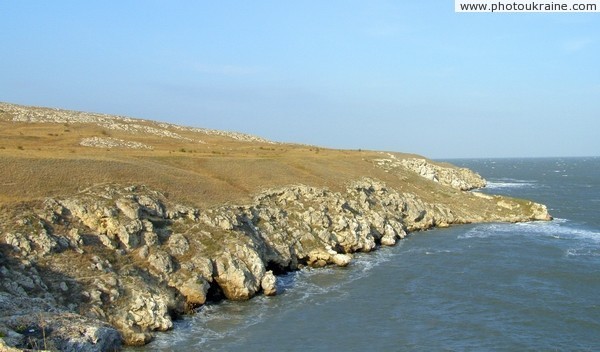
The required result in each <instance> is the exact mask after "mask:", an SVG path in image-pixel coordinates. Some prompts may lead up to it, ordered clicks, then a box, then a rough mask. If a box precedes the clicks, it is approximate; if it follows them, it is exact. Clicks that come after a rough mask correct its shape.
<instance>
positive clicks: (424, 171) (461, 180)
mask: <svg viewBox="0 0 600 352" xmlns="http://www.w3.org/2000/svg"><path fill="white" fill-rule="evenodd" d="M387 156H388V157H387V158H384V159H376V160H375V165H377V166H379V167H381V168H383V169H385V170H386V171H394V170H395V169H397V168H399V167H402V168H405V169H408V170H410V171H412V172H415V173H416V174H418V175H419V176H421V177H423V178H425V179H428V180H430V181H433V182H437V183H440V184H442V185H445V186H449V187H452V188H455V189H459V190H461V191H469V190H472V189H477V188H483V187H485V186H486V181H485V179H483V177H481V176H480V175H479V174H477V173H475V172H473V171H471V170H469V169H466V168H458V167H455V166H452V165H446V166H442V165H438V164H435V163H433V162H431V161H429V160H427V159H423V158H398V157H396V156H395V155H394V154H391V153H387Z"/></svg>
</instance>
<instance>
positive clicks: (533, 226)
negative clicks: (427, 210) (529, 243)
mask: <svg viewBox="0 0 600 352" xmlns="http://www.w3.org/2000/svg"><path fill="white" fill-rule="evenodd" d="M519 234H521V235H541V236H548V237H551V238H554V239H583V240H591V241H597V242H600V231H595V230H591V229H585V228H579V227H576V226H574V225H572V224H571V223H570V221H569V220H567V219H558V218H557V219H554V220H553V221H547V222H546V221H535V222H522V223H516V224H505V223H493V224H483V225H479V226H476V227H474V228H472V229H470V230H469V231H467V232H466V233H464V234H461V235H459V236H458V238H459V239H468V238H487V237H492V236H498V237H501V236H506V235H508V236H513V235H519Z"/></svg>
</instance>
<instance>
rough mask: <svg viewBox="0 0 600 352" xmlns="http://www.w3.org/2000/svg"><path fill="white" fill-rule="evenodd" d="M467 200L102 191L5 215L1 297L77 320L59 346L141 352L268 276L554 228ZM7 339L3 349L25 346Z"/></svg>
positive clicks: (543, 216) (285, 190)
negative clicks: (483, 231) (453, 238)
mask: <svg viewBox="0 0 600 352" xmlns="http://www.w3.org/2000/svg"><path fill="white" fill-rule="evenodd" d="M440 175H441V174H440V173H439V172H438V174H437V177H438V181H440V180H441V179H443V177H442V176H440ZM438 183H441V181H440V182H438ZM454 192H458V191H454ZM464 201H465V202H466V201H469V202H474V203H473V204H476V209H477V212H473V211H471V210H469V209H468V208H466V207H465V208H463V207H461V206H457V205H454V206H453V207H452V208H451V207H450V206H448V205H446V204H443V203H431V202H429V201H426V200H424V199H423V198H421V197H419V196H417V195H416V194H413V193H409V192H401V191H398V190H395V189H392V188H389V187H388V186H387V185H386V184H385V183H383V182H381V181H378V180H374V179H370V178H363V179H359V180H356V181H354V182H351V183H349V184H348V185H347V187H346V188H345V189H341V190H338V191H331V190H329V189H326V188H317V187H310V186H305V185H294V186H287V187H280V188H277V189H268V190H265V191H263V192H261V193H260V194H257V195H256V196H255V197H254V199H253V201H252V202H250V203H249V204H246V205H241V206H239V205H238V206H232V205H224V206H220V207H217V208H211V209H203V210H199V209H195V208H193V207H189V206H184V205H180V204H176V203H172V202H170V201H168V200H167V199H166V198H165V197H164V196H163V195H162V194H160V193H159V192H156V191H153V190H151V189H148V188H147V187H145V186H140V185H136V186H127V187H123V186H119V185H109V184H105V185H98V186H96V187H92V188H89V189H86V190H84V191H82V192H80V193H78V194H76V195H73V196H71V197H65V198H60V199H59V198H57V199H48V200H46V201H45V202H44V203H43V204H42V205H41V206H40V207H37V208H36V207H35V206H31V207H30V208H29V209H30V210H28V211H25V212H23V211H19V210H16V209H15V210H14V211H13V212H14V214H15V215H14V216H13V215H8V217H9V218H13V219H17V220H16V221H15V222H14V224H12V225H10V226H7V225H3V226H2V227H1V229H2V232H0V235H1V237H0V295H4V297H7V300H9V301H10V300H15V299H16V298H17V297H19V298H18V299H20V300H23V302H29V303H23V305H22V307H28V308H26V309H25V308H22V309H23V311H25V312H38V311H51V310H54V311H60V312H64V314H72V315H73V316H74V317H80V318H81V319H83V321H85V324H87V325H85V324H84V325H85V326H88V327H84V328H81V329H80V330H79V331H82V333H81V334H79V335H77V334H70V333H69V334H67V333H64V334H62V335H60V336H62V337H60V338H59V335H55V336H56V343H57V344H61V345H60V346H63V347H61V348H65V349H68V348H70V347H68V346H71V345H72V346H84V345H85V344H84V342H85V341H88V342H86V343H88V344H90V345H93V344H96V345H97V346H108V347H101V348H105V349H111V348H113V347H114V346H117V345H115V344H114V341H115V336H117V335H118V336H119V338H118V341H121V339H122V340H123V341H124V342H125V343H126V344H128V345H141V344H145V343H147V342H148V341H150V340H151V339H152V337H153V333H154V331H163V330H167V329H170V328H171V327H172V326H173V323H172V319H173V317H175V316H177V315H178V314H181V313H183V312H185V311H189V310H191V309H193V308H195V307H197V306H199V305H202V304H205V303H206V302H207V301H208V300H210V299H215V298H216V299H218V298H219V297H225V298H227V299H231V300H246V299H249V298H251V297H252V296H254V295H256V294H257V293H260V292H262V293H263V294H265V295H273V294H276V292H277V287H276V282H277V280H276V277H275V275H274V271H275V272H277V273H283V272H287V271H291V270H297V269H299V268H301V267H303V266H305V265H307V266H311V267H324V266H328V265H336V266H347V265H351V260H352V254H351V253H354V252H359V251H360V252H369V251H371V250H374V249H376V248H377V247H378V246H380V245H384V246H391V245H394V244H395V243H396V241H398V239H401V238H404V237H405V236H406V234H407V231H418V230H425V229H428V228H431V227H433V226H449V225H450V224H457V223H468V222H473V221H526V220H547V219H549V218H550V216H549V214H548V211H547V209H546V207H544V206H543V205H540V204H536V203H532V202H526V201H519V200H513V199H509V198H505V197H499V196H485V197H481V196H477V195H472V194H469V193H464ZM74 267H76V270H74ZM267 268H269V269H271V270H267ZM38 269H39V270H43V274H42V273H40V271H38ZM0 297H1V296H0ZM32 302H33V303H32ZM35 302H38V303H35ZM39 302H43V304H42V303H39ZM42 305H43V307H42ZM29 307H31V308H29ZM78 312H81V313H80V314H79V313H78ZM73 319H75V318H73ZM100 321H104V322H108V323H110V324H111V325H112V326H113V327H114V328H110V327H109V326H108V325H106V324H105V323H101V324H105V325H98V323H99V322H100ZM2 324H3V323H2V321H1V319H0V328H1V327H2ZM49 324H50V323H49ZM82 324H83V323H82ZM5 326H7V325H5ZM49 326H50V325H49ZM65 326H66V325H65ZM95 327H96V328H95ZM52 329H53V331H56V332H57V334H58V331H63V330H60V328H58V327H54V326H53V328H52ZM65 329H66V328H65ZM94 329H95V330H94ZM111 329H112V330H111ZM9 330H10V329H9ZM11 331H13V332H14V333H11V335H10V336H12V337H11V338H12V340H10V339H7V340H6V341H7V342H8V341H11V342H10V343H11V345H16V344H19V343H22V341H23V339H22V337H21V336H20V335H18V334H19V333H18V332H16V331H14V330H11ZM64 331H67V330H64ZM115 332H116V333H117V335H115ZM7 336H8V335H7ZM61 339H62V340H61ZM82 339H83V340H85V341H84V342H82V341H83V340H82ZM61 341H62V342H61ZM93 341H97V342H95V343H94V342H93ZM69 344H71V345H69ZM85 346H87V345H85ZM111 346H112V347H111ZM81 348H87V347H81ZM115 348H118V347H115Z"/></svg>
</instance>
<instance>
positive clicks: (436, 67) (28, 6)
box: [0, 0, 600, 159]
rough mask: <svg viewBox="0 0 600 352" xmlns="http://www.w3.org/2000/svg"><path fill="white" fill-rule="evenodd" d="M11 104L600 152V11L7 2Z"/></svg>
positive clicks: (5, 86)
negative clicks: (512, 11)
mask: <svg viewBox="0 0 600 352" xmlns="http://www.w3.org/2000/svg"><path fill="white" fill-rule="evenodd" d="M0 43H2V51H1V53H0V101H4V102H11V103H16V104H24V105H35V106H49V107H57V108H65V109H73V110H83V111H91V112H101V113H109V114H118V115H125V116H131V117H139V118H146V119H153V120H159V121H166V122H172V123H177V124H182V125H187V126H195V127H206V128H215V129H222V130H231V131H240V132H246V133H251V134H255V135H259V136H262V137H265V138H268V139H272V140H275V141H282V142H297V143H306V144H315V145H319V146H323V147H333V148H343V149H371V150H385V151H398V152H410V153H417V154H421V155H424V156H427V157H430V158H438V159H441V158H472V157H545V156H598V155H600V13H587V14H581V13H579V14H573V13H555V14H550V13H534V14H531V13H530V14H524V13H522V14H516V13H503V14H500V13H496V14H489V13H455V12H454V1H453V0H435V1H434V0H393V1H385V0H369V1H365V0H362V1H355V0H344V1H336V0H327V1H323V0H316V1H314V0H296V1H286V0H273V1H262V0H256V1H242V0H240V1H228V0H224V1H202V0H198V1H177V0H170V1H166V0H165V1H154V0H144V1H141V0H140V1H134V0H121V1H80V0H76V1H61V0H55V1H28V0H19V1H8V0H4V1H0Z"/></svg>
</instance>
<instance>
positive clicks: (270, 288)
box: [260, 270, 277, 296]
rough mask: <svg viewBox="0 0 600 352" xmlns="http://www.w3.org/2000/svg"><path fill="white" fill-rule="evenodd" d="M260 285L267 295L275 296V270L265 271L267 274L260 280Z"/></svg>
mask: <svg viewBox="0 0 600 352" xmlns="http://www.w3.org/2000/svg"><path fill="white" fill-rule="evenodd" d="M260 287H261V288H262V290H263V293H264V294H265V296H275V295H276V294H277V279H276V278H275V275H273V271H271V270H269V271H267V272H265V276H263V278H262V280H261V281H260Z"/></svg>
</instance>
